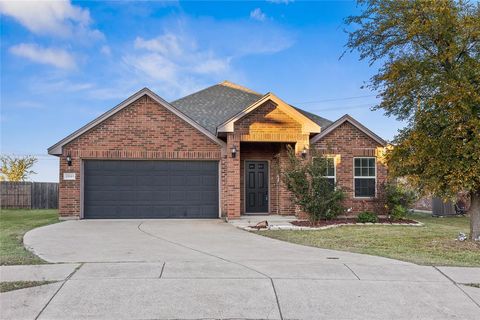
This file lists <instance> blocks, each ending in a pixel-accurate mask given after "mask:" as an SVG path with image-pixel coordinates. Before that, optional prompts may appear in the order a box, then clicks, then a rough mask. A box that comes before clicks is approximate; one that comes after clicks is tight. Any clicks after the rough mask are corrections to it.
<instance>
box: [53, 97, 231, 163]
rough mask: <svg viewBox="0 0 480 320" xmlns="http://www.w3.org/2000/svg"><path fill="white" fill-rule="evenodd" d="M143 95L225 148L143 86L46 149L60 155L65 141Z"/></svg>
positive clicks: (223, 144) (79, 134) (212, 135)
mask: <svg viewBox="0 0 480 320" xmlns="http://www.w3.org/2000/svg"><path fill="white" fill-rule="evenodd" d="M144 95H147V96H149V97H150V98H152V99H153V100H155V101H156V102H158V103H159V104H160V105H162V106H164V107H165V108H167V109H168V110H169V111H171V112H172V113H174V114H175V115H176V116H178V117H180V118H181V119H183V120H184V121H186V122H187V123H189V124H190V125H191V126H193V127H194V128H196V129H197V130H198V131H200V132H201V133H203V134H205V135H206V136H207V137H208V138H210V139H211V140H212V141H214V142H215V143H217V144H218V145H219V146H220V147H222V149H224V148H226V144H225V142H224V141H222V140H220V139H218V138H217V136H216V135H214V134H213V133H211V132H210V131H208V130H207V129H205V128H204V127H202V126H201V125H199V124H198V123H197V122H195V121H194V120H192V119H191V118H190V117H188V116H187V115H185V114H184V113H182V112H181V111H180V110H178V109H177V108H175V107H174V106H172V105H171V104H170V103H168V102H167V101H165V100H164V99H162V98H161V97H160V96H158V95H157V94H156V93H155V92H153V91H151V90H150V89H148V88H143V89H141V90H140V91H138V92H136V93H134V94H133V95H132V96H130V97H129V98H127V99H126V100H124V101H123V102H121V103H120V104H118V105H116V106H115V107H113V108H112V109H110V110H108V111H107V112H105V113H104V114H102V115H101V116H99V117H97V118H96V119H94V120H92V121H90V122H89V123H87V124H86V125H84V126H83V127H81V128H80V129H78V130H76V131H74V132H73V133H71V134H70V135H68V136H66V137H65V138H63V139H62V140H60V141H59V142H57V143H56V144H54V145H53V146H51V147H50V148H48V149H47V151H48V154H50V155H55V156H60V155H62V148H63V146H64V145H66V144H67V143H69V142H71V141H72V140H74V139H76V138H78V137H79V136H81V135H82V134H84V133H85V132H87V131H88V130H90V129H92V128H94V127H95V126H97V125H98V124H100V123H101V122H103V121H104V120H106V119H108V118H109V117H110V116H112V115H114V114H115V113H117V112H119V111H120V110H122V109H123V108H125V107H126V106H128V105H130V104H131V103H132V102H134V101H135V100H137V99H139V98H141V97H142V96H144Z"/></svg>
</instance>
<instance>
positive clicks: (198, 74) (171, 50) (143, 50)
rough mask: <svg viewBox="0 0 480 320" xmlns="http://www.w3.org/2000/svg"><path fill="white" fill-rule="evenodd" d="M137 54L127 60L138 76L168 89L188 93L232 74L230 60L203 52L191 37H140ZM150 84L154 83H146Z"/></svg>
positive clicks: (135, 42) (176, 35)
mask: <svg viewBox="0 0 480 320" xmlns="http://www.w3.org/2000/svg"><path fill="white" fill-rule="evenodd" d="M134 48H135V49H136V52H135V53H134V54H129V55H126V56H124V57H123V61H124V62H125V64H126V65H127V66H129V67H130V68H132V69H133V71H134V72H135V73H136V74H137V76H138V77H140V79H141V77H142V76H144V77H147V78H148V79H149V80H153V81H154V82H155V83H156V84H157V85H159V86H161V87H162V88H163V89H164V90H170V91H173V92H175V93H178V94H185V93H188V92H190V91H192V90H196V89H198V88H201V87H202V86H203V85H205V84H206V83H208V82H210V81H211V80H210V81H206V79H207V78H208V79H211V78H215V76H218V75H226V74H228V73H229V72H230V60H231V59H230V58H229V57H227V56H223V57H220V56H216V55H215V54H213V53H212V52H211V51H209V50H206V49H199V48H198V46H197V44H196V41H194V40H192V39H191V38H190V37H189V36H186V35H183V34H181V32H179V33H177V34H173V33H171V32H166V33H164V34H162V35H160V36H158V37H156V38H152V39H144V38H142V37H137V38H136V39H135V41H134ZM146 82H150V81H146Z"/></svg>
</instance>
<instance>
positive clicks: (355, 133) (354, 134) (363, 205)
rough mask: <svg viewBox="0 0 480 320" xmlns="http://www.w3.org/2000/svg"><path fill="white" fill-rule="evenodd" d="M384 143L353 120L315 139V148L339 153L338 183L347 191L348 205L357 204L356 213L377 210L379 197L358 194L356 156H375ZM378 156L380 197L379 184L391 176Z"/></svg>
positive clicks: (346, 204) (337, 154)
mask: <svg viewBox="0 0 480 320" xmlns="http://www.w3.org/2000/svg"><path fill="white" fill-rule="evenodd" d="M379 147H381V145H380V144H378V143H377V142H376V141H375V140H373V139H372V138H370V137H369V136H367V135H366V134H365V133H363V132H362V131H360V130H358V129H357V128H356V127H355V126H353V125H352V124H350V123H349V122H344V123H343V124H342V125H340V126H339V127H338V128H336V129H335V130H334V131H332V132H331V133H329V134H328V135H327V136H325V137H324V138H322V139H321V140H320V141H317V142H316V143H315V148H316V149H317V150H320V151H321V152H323V153H331V154H334V155H336V156H337V159H338V160H337V167H336V178H337V183H338V185H339V186H341V187H342V188H343V189H344V190H345V191H346V193H347V199H346V200H345V202H344V205H345V206H346V207H347V208H353V213H359V212H360V211H363V210H371V211H375V209H376V208H375V199H364V198H355V197H354V190H353V183H354V180H353V173H354V172H353V158H354V157H362V156H363V157H371V156H373V157H374V156H375V155H376V150H377V148H379ZM379 160H380V159H379V158H378V157H377V160H376V169H377V197H378V196H379V194H378V191H379V188H378V186H379V185H380V184H381V183H382V182H384V181H385V180H386V178H387V167H386V166H385V165H384V164H382V162H381V161H379Z"/></svg>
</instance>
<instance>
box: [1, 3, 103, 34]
mask: <svg viewBox="0 0 480 320" xmlns="http://www.w3.org/2000/svg"><path fill="white" fill-rule="evenodd" d="M0 13H2V14H4V15H7V16H10V17H12V18H14V19H15V20H17V21H18V22H19V23H20V24H22V25H23V26H24V27H25V28H27V29H28V30H30V31H31V32H33V33H35V34H41V35H54V36H60V37H70V36H75V37H81V38H85V37H87V38H88V39H102V38H103V37H104V35H103V33H101V32H100V31H99V30H96V29H91V28H90V25H91V23H92V19H91V17H90V12H89V11H88V9H83V8H81V7H79V6H75V5H72V4H71V3H70V1H67V0H57V1H25V0H17V1H0Z"/></svg>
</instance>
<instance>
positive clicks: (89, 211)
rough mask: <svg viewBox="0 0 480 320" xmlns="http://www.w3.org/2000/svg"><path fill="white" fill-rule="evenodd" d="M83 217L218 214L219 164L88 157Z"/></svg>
mask: <svg viewBox="0 0 480 320" xmlns="http://www.w3.org/2000/svg"><path fill="white" fill-rule="evenodd" d="M84 170H85V171H84V209H83V212H84V217H85V218H87V219H114V218H118V219H129V218H132V219H135V218H218V162H216V161H136V160H132V161H123V160H122V161H120V160H118V161H117V160H87V161H85V164H84Z"/></svg>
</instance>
